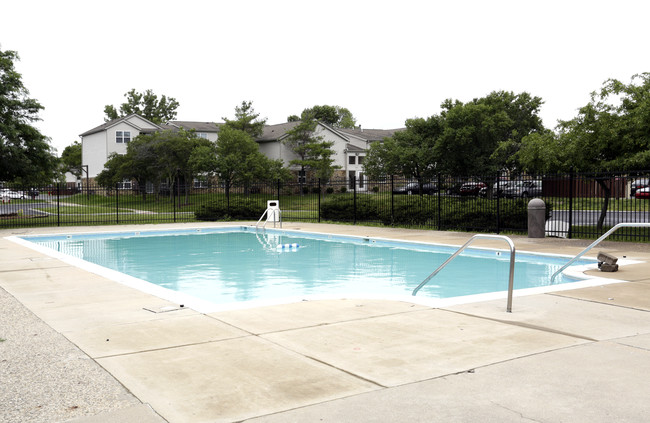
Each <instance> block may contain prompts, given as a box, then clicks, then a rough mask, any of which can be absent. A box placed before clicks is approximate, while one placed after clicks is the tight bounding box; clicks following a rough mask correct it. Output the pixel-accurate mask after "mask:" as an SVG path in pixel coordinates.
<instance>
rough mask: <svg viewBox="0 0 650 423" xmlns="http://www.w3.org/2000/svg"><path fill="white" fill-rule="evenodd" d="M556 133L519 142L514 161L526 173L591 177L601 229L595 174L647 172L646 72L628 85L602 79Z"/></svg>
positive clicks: (605, 187) (601, 180)
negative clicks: (573, 173) (559, 172)
mask: <svg viewBox="0 0 650 423" xmlns="http://www.w3.org/2000/svg"><path fill="white" fill-rule="evenodd" d="M556 130H557V133H556V134H552V133H547V134H542V135H534V134H531V135H529V136H527V137H525V138H524V139H523V140H522V145H521V149H520V150H519V152H518V153H517V154H516V156H515V159H516V160H517V161H518V162H519V163H520V164H521V166H522V167H523V168H525V169H528V170H531V171H538V172H539V171H547V170H562V171H565V172H568V171H576V172H581V173H587V174H589V173H591V174H593V179H594V180H595V181H596V183H597V184H598V185H599V186H600V188H601V190H602V192H603V197H604V201H603V205H602V207H601V213H600V216H599V219H598V223H597V228H598V229H599V230H602V227H603V224H604V221H605V216H606V214H607V209H608V207H609V197H610V193H611V187H610V186H609V181H610V178H609V177H608V176H607V177H601V175H599V172H606V171H613V170H619V171H620V170H626V171H635V170H642V169H648V168H650V136H649V134H650V73H643V74H638V75H634V76H632V79H631V81H630V83H629V84H624V83H622V82H621V81H618V80H616V79H608V80H607V81H605V82H604V83H603V85H602V87H601V89H600V90H599V91H595V92H593V93H592V94H591V100H590V101H589V103H588V104H587V105H585V106H584V107H582V108H580V109H579V111H578V116H576V117H575V118H573V119H571V120H568V121H560V122H559V124H558V126H557V127H556ZM542 149H543V150H544V151H545V152H546V154H542V153H541V150H542Z"/></svg>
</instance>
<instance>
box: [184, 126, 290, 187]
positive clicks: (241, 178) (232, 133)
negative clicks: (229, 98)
mask: <svg viewBox="0 0 650 423" xmlns="http://www.w3.org/2000/svg"><path fill="white" fill-rule="evenodd" d="M189 162H190V166H191V167H193V168H194V170H195V171H196V172H200V173H209V174H213V175H216V176H217V177H218V178H219V180H220V181H221V182H222V183H223V184H224V186H225V191H226V197H228V198H229V196H230V190H231V188H232V186H233V185H234V184H236V183H242V184H244V186H245V187H246V189H248V187H249V186H250V185H251V183H252V182H253V181H255V180H261V179H270V178H273V177H281V176H282V172H279V171H278V168H279V169H282V161H281V160H271V159H269V158H267V157H266V156H265V155H264V154H262V153H261V152H260V151H259V146H258V145H257V143H256V142H255V140H254V139H253V137H252V136H251V135H250V134H248V133H246V132H244V131H243V130H240V129H233V128H232V127H230V126H227V125H224V126H222V127H221V130H220V131H219V139H218V140H217V141H216V143H214V144H212V145H209V146H202V147H200V148H197V149H195V150H194V152H193V154H192V156H191V157H190V161H189Z"/></svg>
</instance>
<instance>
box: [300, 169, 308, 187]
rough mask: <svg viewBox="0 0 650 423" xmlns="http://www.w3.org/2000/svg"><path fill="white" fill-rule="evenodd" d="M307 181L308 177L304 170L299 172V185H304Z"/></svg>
mask: <svg viewBox="0 0 650 423" xmlns="http://www.w3.org/2000/svg"><path fill="white" fill-rule="evenodd" d="M306 181H307V175H306V172H305V171H304V170H299V171H298V183H301V184H304V183H305V182H306Z"/></svg>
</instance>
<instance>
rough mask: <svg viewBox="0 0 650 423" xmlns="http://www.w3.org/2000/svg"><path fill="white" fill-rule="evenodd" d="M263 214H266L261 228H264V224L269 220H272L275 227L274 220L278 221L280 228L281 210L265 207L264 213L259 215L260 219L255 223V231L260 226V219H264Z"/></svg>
mask: <svg viewBox="0 0 650 423" xmlns="http://www.w3.org/2000/svg"><path fill="white" fill-rule="evenodd" d="M264 216H266V220H265V221H264V224H263V225H262V229H266V224H267V223H269V220H272V221H273V227H274V228H275V222H279V223H280V228H282V211H281V210H280V209H279V208H271V207H269V208H267V209H266V210H264V213H262V216H260V219H259V220H258V221H257V223H256V224H255V232H257V230H258V229H259V227H260V222H262V219H264Z"/></svg>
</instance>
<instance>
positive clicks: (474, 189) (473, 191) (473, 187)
mask: <svg viewBox="0 0 650 423" xmlns="http://www.w3.org/2000/svg"><path fill="white" fill-rule="evenodd" d="M486 187H487V185H485V184H484V183H483V182H465V183H464V184H463V185H462V186H461V187H460V191H459V194H460V195H478V193H479V191H481V188H486Z"/></svg>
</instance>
